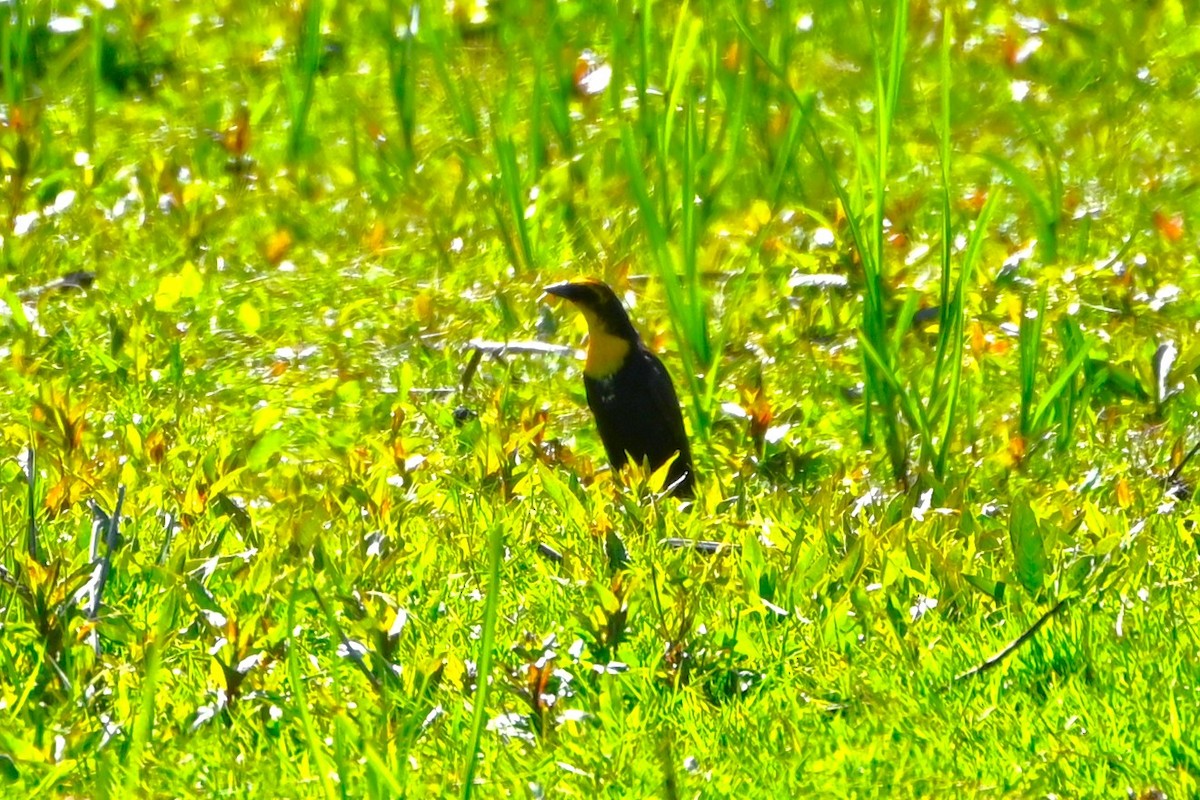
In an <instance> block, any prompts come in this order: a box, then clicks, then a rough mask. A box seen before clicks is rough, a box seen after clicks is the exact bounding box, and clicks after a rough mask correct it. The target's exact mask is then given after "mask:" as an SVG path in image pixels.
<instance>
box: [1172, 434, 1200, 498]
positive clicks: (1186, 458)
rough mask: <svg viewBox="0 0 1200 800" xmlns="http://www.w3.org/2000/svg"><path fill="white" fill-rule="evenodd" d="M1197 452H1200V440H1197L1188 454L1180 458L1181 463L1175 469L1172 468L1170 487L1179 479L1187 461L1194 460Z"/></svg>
mask: <svg viewBox="0 0 1200 800" xmlns="http://www.w3.org/2000/svg"><path fill="white" fill-rule="evenodd" d="M1197 452H1200V442H1196V444H1195V445H1194V446H1193V447H1192V449H1191V450H1189V451H1188V454H1187V455H1186V456H1184V457H1183V458H1182V459H1180V461H1179V464H1178V465H1177V466H1176V467H1175V469H1173V470H1171V474H1170V475H1168V476H1167V486H1168V487H1169V486H1170V485H1171V484H1172V483H1174V482H1175V481H1177V480H1179V476H1180V475H1181V474H1182V473H1183V468H1184V467H1186V466H1187V463H1188V462H1189V461H1191V460H1192V458H1193V457H1194V456H1195V455H1196V453H1197Z"/></svg>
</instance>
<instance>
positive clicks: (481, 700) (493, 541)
mask: <svg viewBox="0 0 1200 800" xmlns="http://www.w3.org/2000/svg"><path fill="white" fill-rule="evenodd" d="M503 559H504V526H503V525H501V524H500V523H499V522H498V521H497V522H493V523H492V526H491V530H490V531H489V532H488V589H487V599H486V600H485V601H484V607H483V631H482V633H481V635H480V637H479V661H478V668H477V669H476V670H475V675H476V681H477V683H476V686H475V697H474V698H473V700H472V702H473V703H474V706H475V708H474V710H473V712H472V715H471V738H470V740H469V741H468V743H467V750H466V757H467V763H466V769H465V770H464V774H463V784H462V796H463V800H470V798H471V793H472V791H473V790H474V788H475V769H476V767H477V766H478V764H479V741H480V739H481V738H482V737H483V728H484V725H485V724H486V723H487V701H488V690H489V688H490V687H489V683H488V676H489V675H491V674H492V649H493V646H494V643H495V639H496V617H497V615H498V613H499V608H500V567H501V563H502V561H503Z"/></svg>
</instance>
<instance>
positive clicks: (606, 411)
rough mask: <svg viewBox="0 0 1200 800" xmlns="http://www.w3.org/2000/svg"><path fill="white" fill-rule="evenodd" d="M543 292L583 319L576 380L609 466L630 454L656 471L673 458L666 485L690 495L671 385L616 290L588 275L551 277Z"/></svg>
mask: <svg viewBox="0 0 1200 800" xmlns="http://www.w3.org/2000/svg"><path fill="white" fill-rule="evenodd" d="M544 291H545V293H546V294H548V295H551V296H554V297H560V298H562V299H564V300H567V301H569V302H570V303H571V304H572V305H573V306H574V307H575V308H576V309H577V310H578V311H579V312H580V313H581V314H582V315H583V318H584V321H586V322H587V327H588V344H587V359H586V361H585V362H584V366H583V386H584V389H585V390H586V392H587V403H588V407H589V408H590V409H591V410H592V416H593V417H594V418H595V420H596V428H597V430H598V431H599V433H600V441H601V442H602V443H603V444H604V451H605V453H607V455H608V460H609V463H610V464H612V467H613V469H615V470H620V469H621V468H622V467H624V466H625V465H626V463H628V461H629V459H630V458H632V459H633V460H634V462H635V463H638V464H647V463H648V464H649V466H650V468H651V469H655V470H657V469H658V468H659V467H661V466H662V465H663V464H665V463H666V462H667V461H668V460H670V459H671V458H672V457H674V458H675V460H674V461H673V462H671V466H670V467H669V468H668V470H667V479H666V486H667V488H668V489H669V490H670V492H671V494H672V495H674V496H675V497H677V498H680V499H684V500H686V499H691V498H692V497H694V496H695V483H696V471H695V468H694V467H693V466H692V451H691V448H690V447H689V446H688V438H687V432H686V431H685V430H684V427H683V414H682V412H681V411H680V408H679V397H678V396H677V395H676V394H675V386H674V384H672V383H671V376H670V375H669V374H668V373H667V369H666V367H664V366H663V363H662V361H661V360H659V358H658V356H656V355H655V354H654V353H652V352H651V351H650V349H649V348H647V347H646V345H645V344H644V343H643V342H642V337H641V336H639V335H638V332H637V329H636V328H635V327H634V326H633V323H632V322H631V321H630V319H629V313H628V312H627V311H626V310H625V306H624V305H622V304H621V300H620V299H619V298H618V297H617V294H616V292H614V291H613V290H612V288H611V287H610V286H608V284H606V283H604V282H603V281H599V280H596V279H594V278H585V279H582V280H575V281H564V282H562V283H556V284H553V285H552V286H547V287H546V288H545V290H544Z"/></svg>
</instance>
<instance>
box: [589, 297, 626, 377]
mask: <svg viewBox="0 0 1200 800" xmlns="http://www.w3.org/2000/svg"><path fill="white" fill-rule="evenodd" d="M576 308H578V309H579V311H580V313H582V314H583V319H584V321H585V322H587V326H588V346H587V360H586V361H585V362H584V364H583V374H584V375H586V376H588V377H589V378H607V377H609V376H610V375H612V374H613V373H614V372H616V371H617V370H619V369H620V368H621V366H622V365H623V364H624V363H625V358H626V356H628V355H629V351H630V349H631V348H632V347H633V345H631V344H630V343H629V342H627V341H626V340H624V339H622V338H621V337H620V336H613V335H612V334H611V333H609V332H608V327H607V326H606V325H605V324H604V321H603V320H601V319H600V318H599V317H598V316H596V314H595V312H593V311H592V310H591V309H590V308H584V307H583V306H576Z"/></svg>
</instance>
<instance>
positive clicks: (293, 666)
mask: <svg viewBox="0 0 1200 800" xmlns="http://www.w3.org/2000/svg"><path fill="white" fill-rule="evenodd" d="M299 592H300V585H299V577H298V576H297V577H296V578H295V579H293V582H292V591H291V594H290V595H289V596H288V608H287V636H288V638H287V674H288V683H289V684H290V685H291V688H292V705H293V708H294V710H295V712H296V715H297V716H298V717H299V718H300V730H301V731H302V732H303V734H304V742H305V744H306V745H307V746H308V752H309V756H310V757H311V758H312V764H313V768H314V769H315V770H316V772H317V775H316V777H317V783H318V785H319V786H320V787H321V791H322V793H323V794H324V795H325V798H326V800H334V798H336V797H337V796H338V793H337V791H336V790H335V789H334V786H333V779H332V778H330V777H329V760H328V758H329V757H328V755H327V754H326V753H325V747H324V745H323V744H322V742H321V736H320V734H319V733H318V732H317V726H316V723H315V722H313V718H312V713H311V712H310V711H309V708H308V690H307V689H306V688H305V683H304V676H303V675H302V674H301V672H300V650H301V645H300V643H299V642H297V641H296V638H295V636H296V634H295V631H296V596H297V595H298V594H299Z"/></svg>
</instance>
